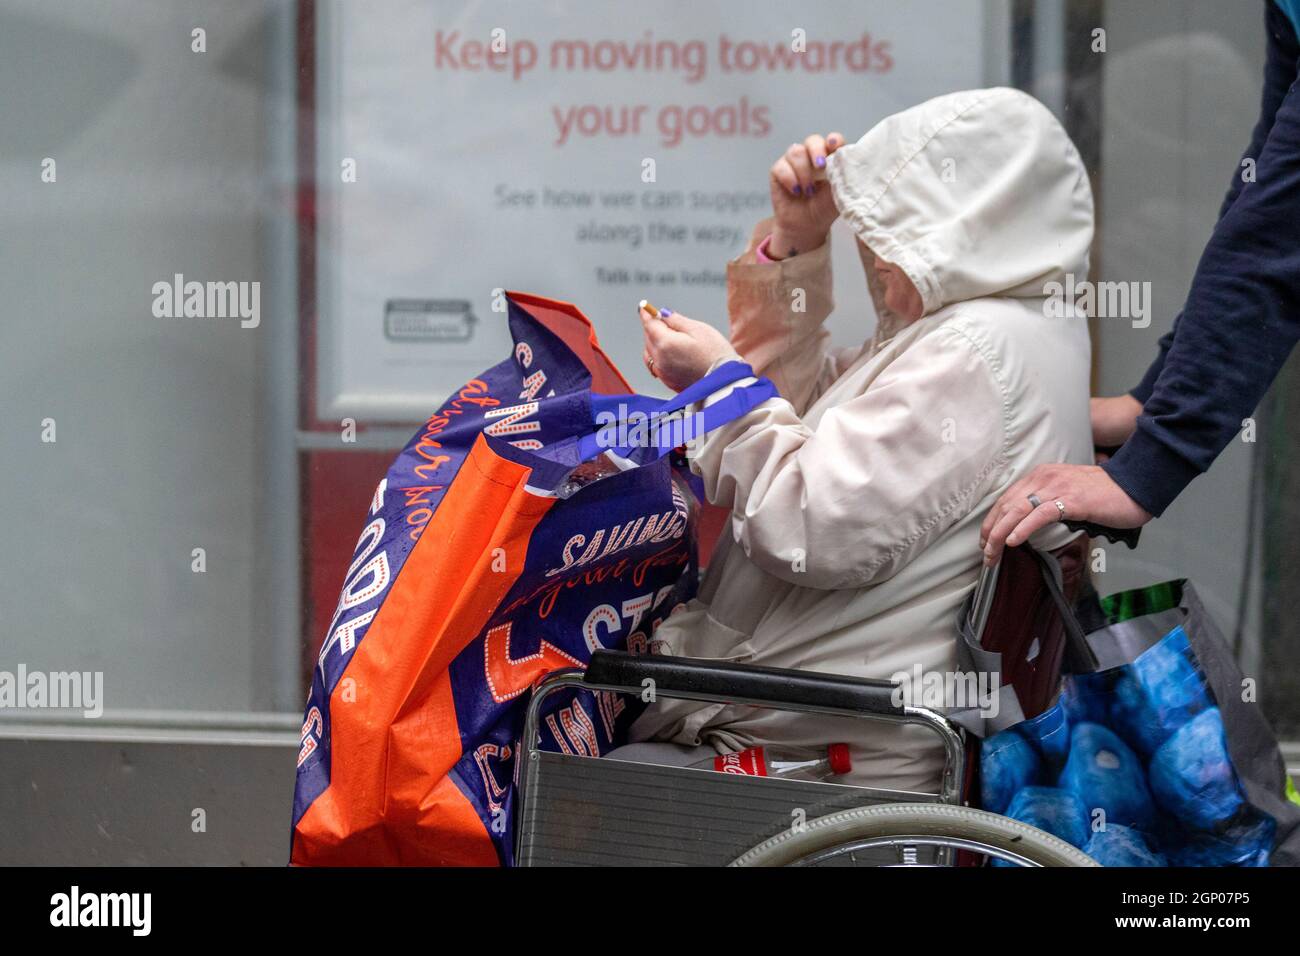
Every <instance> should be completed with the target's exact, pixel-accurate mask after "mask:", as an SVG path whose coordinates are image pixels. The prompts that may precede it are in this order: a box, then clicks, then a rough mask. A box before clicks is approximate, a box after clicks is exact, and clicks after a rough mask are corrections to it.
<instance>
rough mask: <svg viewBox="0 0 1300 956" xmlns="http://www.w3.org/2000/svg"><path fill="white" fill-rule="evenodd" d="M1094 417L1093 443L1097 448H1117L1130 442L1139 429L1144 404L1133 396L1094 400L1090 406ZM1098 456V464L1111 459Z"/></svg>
mask: <svg viewBox="0 0 1300 956" xmlns="http://www.w3.org/2000/svg"><path fill="white" fill-rule="evenodd" d="M1089 410H1090V412H1091V417H1092V443H1093V445H1095V446H1096V447H1097V448H1116V447H1118V446H1119V445H1122V444H1124V442H1126V441H1128V439H1129V436H1130V435H1132V434H1133V432H1134V431H1135V430H1136V429H1137V417H1138V415H1140V414H1141V413H1142V403H1141V402H1139V401H1138V400H1137V399H1136V398H1134V397H1133V396H1132V395H1116V396H1113V397H1111V398H1094V399H1093V400H1092V402H1091V404H1090V406H1089ZM1109 457H1110V456H1109V455H1106V454H1104V453H1102V454H1098V455H1097V464H1099V465H1100V464H1102V463H1103V462H1105V461H1106V459H1107V458H1109Z"/></svg>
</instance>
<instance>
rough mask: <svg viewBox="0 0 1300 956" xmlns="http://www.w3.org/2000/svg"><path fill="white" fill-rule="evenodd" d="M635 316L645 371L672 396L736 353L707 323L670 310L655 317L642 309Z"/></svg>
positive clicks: (724, 338)
mask: <svg viewBox="0 0 1300 956" xmlns="http://www.w3.org/2000/svg"><path fill="white" fill-rule="evenodd" d="M637 314H638V315H640V316H641V327H642V329H643V330H644V332H645V354H644V355H643V356H642V358H643V359H644V360H645V364H646V368H648V369H650V374H651V375H653V376H654V377H655V378H657V379H659V381H661V382H663V383H664V384H665V385H667V386H668V387H669V388H671V389H672V390H673V391H674V392H680V391H681V390H682V389H684V388H685V387H686V386H688V385H691V384H694V383H695V382H697V381H699V380H700V379H701V378H703V377H704V374H705V373H706V372H707V371H708V370H709V366H710V365H712V364H713V363H714V362H716V361H717V360H718V359H720V358H722V357H723V356H726V355H734V354H735V353H736V350H735V349H733V348H732V347H731V343H730V342H728V341H727V337H726V336H725V335H723V334H722V333H721V332H719V331H718V330H717V329H715V328H714V327H713V326H711V325H709V324H708V323H707V322H698V321H696V320H695V319H688V318H687V317H686V316H684V315H680V314H679V313H677V312H673V311H672V310H671V309H660V310H659V312H657V313H656V312H651V311H650V309H649V308H642V309H639V310H638V312H637Z"/></svg>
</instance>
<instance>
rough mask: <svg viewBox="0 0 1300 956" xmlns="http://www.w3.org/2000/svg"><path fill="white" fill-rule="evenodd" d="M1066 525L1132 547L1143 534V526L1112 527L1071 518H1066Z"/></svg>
mask: <svg viewBox="0 0 1300 956" xmlns="http://www.w3.org/2000/svg"><path fill="white" fill-rule="evenodd" d="M1065 526H1066V527H1067V528H1069V529H1070V530H1071V531H1082V532H1083V533H1084V534H1086V535H1087V536H1088V537H1090V538H1105V539H1106V540H1107V541H1110V542H1113V543H1114V544H1126V545H1128V546H1129V547H1130V548H1136V547H1137V546H1138V538H1140V537H1141V536H1142V529H1141V528H1112V527H1110V525H1104V524H1094V523H1093V522H1091V521H1071V520H1070V519H1069V518H1066V519H1065Z"/></svg>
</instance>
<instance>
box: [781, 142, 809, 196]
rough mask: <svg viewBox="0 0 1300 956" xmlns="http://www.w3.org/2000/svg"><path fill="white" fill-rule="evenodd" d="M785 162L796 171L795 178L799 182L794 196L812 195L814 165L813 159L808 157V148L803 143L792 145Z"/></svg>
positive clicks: (787, 151)
mask: <svg viewBox="0 0 1300 956" xmlns="http://www.w3.org/2000/svg"><path fill="white" fill-rule="evenodd" d="M785 161H786V162H787V163H789V164H790V168H791V169H792V170H794V175H795V178H796V179H797V180H798V181H799V184H798V186H796V187H795V189H794V194H795V195H796V196H801V195H802V196H807V195H811V193H812V185H813V164H812V158H811V157H810V156H809V155H808V148H807V147H806V146H804V144H803V143H791V144H790V148H789V149H787V150H786V151H785Z"/></svg>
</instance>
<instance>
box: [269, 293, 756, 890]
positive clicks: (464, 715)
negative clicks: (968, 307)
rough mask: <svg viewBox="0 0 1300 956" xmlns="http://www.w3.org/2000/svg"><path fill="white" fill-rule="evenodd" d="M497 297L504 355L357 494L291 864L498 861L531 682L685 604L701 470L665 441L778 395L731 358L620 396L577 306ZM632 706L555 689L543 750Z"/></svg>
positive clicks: (567, 743) (609, 735)
mask: <svg viewBox="0 0 1300 956" xmlns="http://www.w3.org/2000/svg"><path fill="white" fill-rule="evenodd" d="M507 303H508V312H509V323H510V331H511V335H512V337H513V339H514V349H513V352H512V354H511V356H510V357H509V358H508V359H506V360H505V361H503V362H501V363H500V364H498V365H495V366H493V367H492V368H490V369H488V370H487V371H486V372H484V373H483V374H482V375H481V376H479V377H478V378H476V379H473V380H472V381H470V382H468V383H467V384H466V385H465V386H464V387H462V388H460V389H458V390H457V391H456V392H455V393H454V394H453V395H452V396H451V397H450V398H449V399H448V401H447V402H446V404H445V405H443V406H442V407H441V408H440V409H438V411H436V412H435V413H434V414H433V415H431V416H430V417H429V419H428V420H427V421H426V422H425V423H424V425H423V426H422V427H421V428H420V430H419V431H418V432H417V434H416V435H415V437H414V438H412V439H411V441H410V442H409V443H408V444H407V446H406V447H405V448H404V449H403V450H402V452H401V454H400V455H399V456H398V457H397V460H396V461H395V462H394V463H393V465H392V466H391V467H390V468H389V470H388V473H387V474H386V476H385V477H384V478H383V480H382V481H380V483H379V485H378V487H377V488H376V489H375V494H374V498H373V500H372V501H371V504H370V508H369V512H368V514H367V515H366V519H365V520H366V523H365V527H364V529H363V530H362V532H361V536H360V538H359V540H358V542H357V546H356V550H355V551H354V553H353V559H352V562H351V565H350V567H349V568H348V572H347V575H346V577H345V581H344V585H343V591H342V594H341V595H340V597H339V602H338V607H337V609H336V611H335V613H334V616H333V619H332V621H331V622H330V625H329V629H328V631H327V633H326V636H325V640H324V642H323V645H322V647H321V651H320V656H319V659H318V661H317V664H316V666H315V668H314V670H313V673H312V686H311V693H310V696H309V699H308V701H307V709H306V715H305V719H304V722H303V727H302V739H301V747H300V750H299V754H298V777H297V786H296V788H295V793H294V807H293V837H292V850H291V861H292V862H293V863H295V864H303V865H392V864H398V865H401V864H410V865H498V864H505V865H509V863H510V862H511V847H512V834H513V824H512V820H511V809H512V803H513V792H514V780H515V777H516V757H517V755H518V754H519V752H520V747H521V741H520V739H519V738H520V733H521V729H522V722H523V709H524V707H525V706H526V703H527V699H528V692H529V689H530V688H531V686H532V685H533V683H534V682H535V681H536V680H537V679H538V678H540V677H542V676H543V675H545V674H547V673H548V672H550V671H552V670H555V669H557V668H564V667H582V666H583V665H585V664H586V662H587V661H588V660H589V659H590V655H591V652H592V651H593V650H595V649H597V648H601V647H616V648H623V649H631V650H634V651H636V650H643V649H644V647H645V644H646V641H647V639H648V636H649V634H650V632H651V630H652V629H653V627H654V626H655V625H656V624H657V622H658V621H660V620H662V619H663V618H664V617H666V616H667V615H668V614H669V613H671V611H672V610H673V609H674V608H676V607H677V606H679V605H681V604H682V603H684V602H685V601H687V600H689V599H690V597H691V596H692V595H693V594H694V589H695V582H696V579H697V576H698V575H697V567H696V547H695V546H696V541H695V514H696V508H695V502H696V498H697V493H698V488H699V485H698V480H693V479H692V477H691V476H690V473H689V470H688V469H687V467H686V465H685V463H684V462H683V461H682V460H681V459H680V457H679V456H677V455H675V454H673V449H674V448H675V447H676V446H678V445H680V444H681V443H682V441H681V439H683V438H689V437H692V436H693V435H696V434H699V433H702V432H705V431H708V430H710V429H713V428H716V427H718V426H720V425H722V424H725V423H726V422H727V421H730V420H732V419H734V418H736V417H738V416H739V415H743V414H744V413H745V412H747V411H748V410H750V409H751V408H753V407H754V406H756V405H758V404H759V403H761V402H763V401H766V400H767V399H769V398H772V397H774V396H775V395H776V390H775V388H774V387H773V386H772V384H771V382H769V381H768V380H767V379H762V378H754V377H753V372H752V370H751V369H750V368H749V366H747V365H744V364H743V363H740V362H730V363H726V364H724V365H723V366H721V367H720V368H718V369H716V370H714V371H713V372H712V373H710V375H708V376H707V377H706V378H705V379H703V380H701V381H700V382H698V383H696V385H694V386H692V387H691V388H690V389H687V390H686V391H684V392H682V393H681V394H680V395H678V396H677V397H676V398H674V399H669V400H660V399H654V398H650V397H647V396H640V395H634V394H632V392H631V389H630V388H629V386H628V385H627V382H626V381H625V380H624V379H623V377H622V376H621V375H620V374H619V373H618V370H617V369H616V368H615V367H614V365H613V363H612V362H611V361H610V360H609V359H608V358H607V357H606V355H605V354H604V352H602V351H601V349H600V347H599V345H598V344H597V342H596V338H595V335H594V333H593V331H592V327H591V323H590V322H589V321H588V320H587V319H586V318H585V317H584V316H583V315H582V313H581V312H579V311H578V310H577V309H576V308H574V307H573V306H571V305H569V304H568V303H564V302H558V301H554V300H550V299H545V298H541V297H538V296H531V295H524V294H521V293H511V294H509V295H508V296H507ZM728 385H733V386H734V387H733V388H732V389H731V391H730V392H729V393H728V394H726V396H725V397H724V398H723V399H722V400H720V401H715V402H712V403H711V404H710V405H709V407H708V408H707V409H702V408H701V406H700V404H698V403H699V402H700V401H701V400H702V399H703V398H704V397H706V396H708V395H710V394H713V393H715V392H717V391H718V390H720V389H725V388H726V386H728ZM632 706H634V704H633V703H631V702H628V701H626V700H625V699H623V698H619V697H617V696H615V695H610V694H605V693H597V694H592V693H589V692H585V691H578V690H575V691H571V692H568V693H565V694H557V695H555V699H554V700H553V701H548V703H547V709H546V712H545V713H544V714H543V719H542V734H543V745H544V746H545V747H547V748H548V749H554V750H559V751H563V752H570V753H579V754H586V755H591V756H599V755H601V754H603V753H605V752H607V751H608V750H609V749H610V748H611V747H613V746H615V745H617V743H619V742H621V736H622V735H623V734H624V733H625V731H626V727H627V724H628V723H629V722H630V721H631V719H632V718H633V717H634V716H635V715H634V714H632V713H631V710H630V708H631V707H632Z"/></svg>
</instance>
